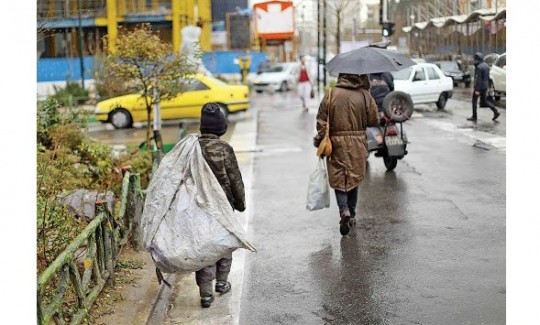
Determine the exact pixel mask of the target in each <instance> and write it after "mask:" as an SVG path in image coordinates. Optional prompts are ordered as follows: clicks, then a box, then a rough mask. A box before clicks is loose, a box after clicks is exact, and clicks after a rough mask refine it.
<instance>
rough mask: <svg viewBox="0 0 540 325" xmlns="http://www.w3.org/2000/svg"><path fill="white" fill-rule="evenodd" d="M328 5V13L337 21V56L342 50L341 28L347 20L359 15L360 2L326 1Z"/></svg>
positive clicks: (344, 0) (349, 0)
mask: <svg viewBox="0 0 540 325" xmlns="http://www.w3.org/2000/svg"><path fill="white" fill-rule="evenodd" d="M326 4H327V6H328V13H329V14H330V16H331V17H333V18H334V19H335V28H336V29H335V37H336V52H337V53H336V54H339V52H340V50H341V26H342V25H343V21H344V20H345V18H347V17H354V15H358V13H359V11H360V0H326ZM351 19H352V18H351ZM332 20H333V19H332Z"/></svg>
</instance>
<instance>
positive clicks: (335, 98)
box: [313, 73, 379, 236]
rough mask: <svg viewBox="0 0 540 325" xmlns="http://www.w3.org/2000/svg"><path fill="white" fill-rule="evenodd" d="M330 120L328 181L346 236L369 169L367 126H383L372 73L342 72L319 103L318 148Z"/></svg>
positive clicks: (315, 144)
mask: <svg viewBox="0 0 540 325" xmlns="http://www.w3.org/2000/svg"><path fill="white" fill-rule="evenodd" d="M329 94H330V101H329V104H328V101H327V99H328V96H329ZM329 114H330V118H329V119H328V115H329ZM327 120H329V121H328V122H327ZM327 123H329V124H330V140H331V141H332V154H331V156H330V157H326V161H327V165H328V183H329V184H330V187H331V188H333V189H334V191H335V193H336V200H337V204H338V207H339V215H340V219H341V220H340V222H339V225H340V226H339V231H340V233H341V234H342V235H343V236H345V235H347V234H348V233H349V230H350V226H353V225H354V217H355V216H356V203H357V201H358V186H359V185H360V184H361V183H362V181H363V180H364V176H365V172H366V159H367V156H368V146H367V139H366V128H368V127H372V126H378V125H379V117H378V115H377V104H376V103H375V100H374V99H373V97H371V95H370V93H369V77H368V75H365V74H364V75H357V74H345V73H340V74H339V76H338V80H337V84H336V86H335V87H333V88H331V93H330V92H327V93H326V95H325V96H324V98H323V99H322V101H321V104H320V106H319V112H318V113H317V135H316V136H315V137H314V138H313V145H314V146H315V147H318V146H319V144H320V143H321V141H322V139H323V138H324V136H325V131H326V124H327ZM349 221H351V222H349Z"/></svg>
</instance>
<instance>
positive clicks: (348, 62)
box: [326, 47, 416, 76]
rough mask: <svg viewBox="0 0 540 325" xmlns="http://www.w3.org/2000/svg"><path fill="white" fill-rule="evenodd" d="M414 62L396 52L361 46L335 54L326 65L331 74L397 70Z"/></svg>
mask: <svg viewBox="0 0 540 325" xmlns="http://www.w3.org/2000/svg"><path fill="white" fill-rule="evenodd" d="M415 64H416V62H414V61H413V60H411V59H409V58H407V57H406V56H404V55H403V54H400V53H398V52H394V51H389V50H385V49H380V48H376V47H362V48H359V49H356V50H352V51H349V52H346V53H341V54H338V55H336V56H335V57H334V58H333V59H332V60H330V62H328V64H327V65H326V70H328V72H329V73H330V75H332V76H337V75H338V74H340V73H350V74H369V73H377V72H390V71H398V70H401V69H405V68H408V67H410V66H412V65H415Z"/></svg>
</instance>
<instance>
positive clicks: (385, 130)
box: [366, 91, 414, 171]
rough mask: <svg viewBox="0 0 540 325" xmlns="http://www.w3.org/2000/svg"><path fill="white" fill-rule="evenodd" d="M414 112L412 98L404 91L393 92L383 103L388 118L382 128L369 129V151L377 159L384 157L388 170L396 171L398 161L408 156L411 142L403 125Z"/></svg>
mask: <svg viewBox="0 0 540 325" xmlns="http://www.w3.org/2000/svg"><path fill="white" fill-rule="evenodd" d="M413 111H414V106H413V102H412V99H411V96H410V95H408V94H407V93H404V92H402V91H392V92H390V93H388V95H386V97H385V98H384V101H383V113H384V116H385V117H386V118H385V119H384V122H383V123H382V125H381V126H380V127H369V128H367V130H366V131H367V132H366V133H367V140H368V151H369V152H370V153H371V152H375V154H374V156H375V157H382V158H383V161H384V166H385V167H386V170H388V171H391V170H394V169H395V168H396V166H397V163H398V160H400V159H403V157H405V155H407V153H408V152H407V144H409V143H410V142H409V140H408V138H407V134H406V133H405V131H404V130H403V123H404V122H405V121H407V120H408V119H409V118H410V117H411V115H412V113H413Z"/></svg>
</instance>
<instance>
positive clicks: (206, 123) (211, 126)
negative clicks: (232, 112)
mask: <svg viewBox="0 0 540 325" xmlns="http://www.w3.org/2000/svg"><path fill="white" fill-rule="evenodd" d="M200 130H201V133H211V134H215V135H217V136H219V137H220V136H222V135H224V134H225V132H227V119H226V118H225V115H223V113H222V112H221V109H220V107H219V105H218V104H216V103H208V104H205V105H204V106H203V108H202V111H201V127H200Z"/></svg>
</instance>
